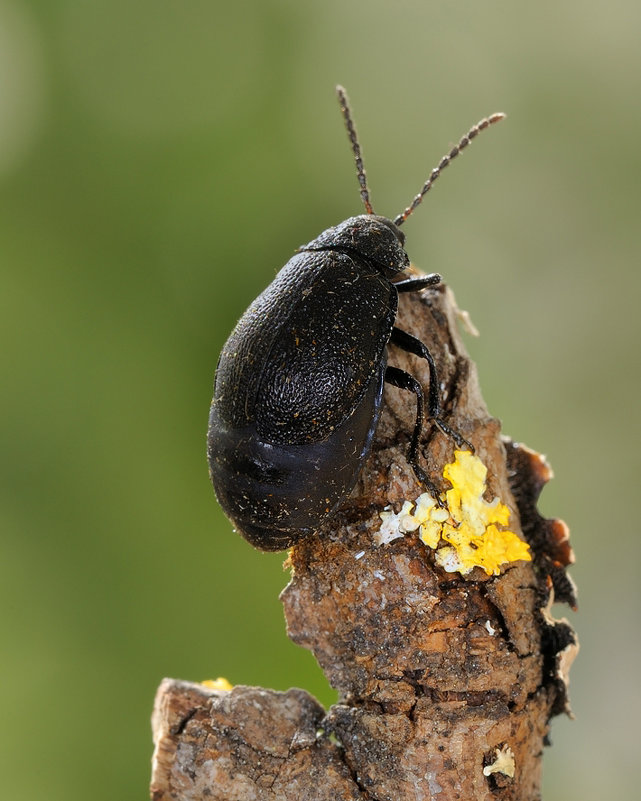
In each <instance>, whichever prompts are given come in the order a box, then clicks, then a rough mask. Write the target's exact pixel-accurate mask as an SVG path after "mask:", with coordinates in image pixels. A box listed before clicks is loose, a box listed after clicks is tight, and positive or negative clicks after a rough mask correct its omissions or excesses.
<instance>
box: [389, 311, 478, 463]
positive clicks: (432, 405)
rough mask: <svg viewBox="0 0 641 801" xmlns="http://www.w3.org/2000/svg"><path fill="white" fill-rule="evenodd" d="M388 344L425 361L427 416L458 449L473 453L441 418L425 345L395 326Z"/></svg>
mask: <svg viewBox="0 0 641 801" xmlns="http://www.w3.org/2000/svg"><path fill="white" fill-rule="evenodd" d="M390 343H391V344H392V345H396V346H397V347H399V348H401V349H402V350H405V351H407V352H408V353H413V354H414V356H420V357H421V358H422V359H425V360H426V361H427V365H428V367H429V371H430V391H429V395H428V396H427V414H428V415H429V417H430V418H431V419H432V420H433V421H434V423H435V425H437V426H438V427H439V428H440V429H441V431H442V432H443V433H444V434H445V435H446V436H448V437H450V438H451V439H453V440H454V442H455V443H456V444H457V445H458V446H459V448H467V449H468V450H470V451H472V453H474V446H473V445H472V444H471V443H470V442H468V441H467V440H466V439H464V438H463V437H462V436H461V435H460V434H459V433H458V431H454V429H453V428H451V427H450V426H448V424H447V423H446V422H445V421H444V420H443V418H442V417H441V398H440V394H439V381H438V373H437V370H436V364H435V362H434V357H433V356H432V354H431V353H430V351H429V349H428V347H427V345H425V344H423V343H422V342H421V340H420V339H417V338H416V337H415V336H412V334H408V333H407V331H403V330H401V329H400V328H396V326H394V328H392V335H391V337H390Z"/></svg>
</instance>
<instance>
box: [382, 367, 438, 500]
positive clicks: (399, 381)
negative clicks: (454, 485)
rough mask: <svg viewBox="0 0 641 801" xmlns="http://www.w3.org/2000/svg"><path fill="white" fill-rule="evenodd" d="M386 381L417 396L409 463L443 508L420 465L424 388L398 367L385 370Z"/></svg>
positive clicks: (433, 486) (436, 491)
mask: <svg viewBox="0 0 641 801" xmlns="http://www.w3.org/2000/svg"><path fill="white" fill-rule="evenodd" d="M385 381H386V382H387V383H388V384H391V385H392V386H393V387H398V388H399V389H407V390H408V391H409V392H413V393H414V394H415V395H416V423H415V424H414V432H413V433H412V441H411V442H410V449H409V451H408V452H407V461H408V462H409V464H410V466H411V468H412V470H413V471H414V474H415V476H416V478H418V480H419V482H420V483H421V484H422V485H423V486H424V487H425V489H427V490H428V491H429V492H430V494H431V495H432V496H433V497H434V498H436V501H437V503H438V505H439V506H443V503H442V501H441V500H440V497H439V496H440V492H439V490H438V488H437V487H436V486H435V485H434V484H433V483H432V482H431V481H430V480H429V478H428V477H427V474H426V473H425V471H424V470H423V468H422V467H421V466H420V465H419V463H418V443H419V439H420V436H421V431H422V430H423V407H424V405H425V396H424V394H423V387H422V386H421V385H420V383H419V382H418V381H417V380H416V379H415V378H414V376H413V375H410V374H409V373H406V372H405V370H400V369H399V368H398V367H386V368H385Z"/></svg>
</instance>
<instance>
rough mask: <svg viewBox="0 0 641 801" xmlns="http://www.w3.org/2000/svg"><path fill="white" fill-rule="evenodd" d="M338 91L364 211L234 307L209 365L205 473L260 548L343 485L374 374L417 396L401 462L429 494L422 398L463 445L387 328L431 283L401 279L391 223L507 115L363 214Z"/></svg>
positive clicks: (298, 528) (418, 349) (365, 430)
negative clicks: (411, 187)
mask: <svg viewBox="0 0 641 801" xmlns="http://www.w3.org/2000/svg"><path fill="white" fill-rule="evenodd" d="M337 91H338V95H339V99H340V102H341V109H342V112H343V116H344V118H345V122H346V125H347V131H348V135H349V139H350V142H351V144H352V150H353V153H354V156H355V159H356V166H357V170H358V179H359V184H360V187H361V197H362V199H363V202H364V205H365V210H366V212H367V213H366V214H362V215H359V216H357V217H351V218H350V219H348V220H345V221H344V222H342V223H340V225H337V226H335V227H333V228H328V229H327V230H326V231H323V232H322V233H321V234H320V235H319V236H318V237H317V238H316V239H314V240H312V241H311V242H310V243H309V244H307V245H304V246H303V247H301V248H299V250H298V251H297V253H296V254H295V255H294V256H293V257H292V258H291V259H290V260H289V261H288V262H287V264H286V265H285V266H284V267H283V268H282V270H281V271H280V272H279V273H278V274H277V276H276V278H275V279H274V281H273V282H272V283H271V284H270V285H269V286H268V287H267V289H266V290H265V291H264V292H263V293H262V294H261V295H259V297H258V298H256V300H255V301H254V302H253V303H252V304H251V305H250V306H249V308H248V309H247V311H246V312H245V313H244V314H243V316H242V317H241V319H240V320H239V322H238V324H237V325H236V327H235V329H234V330H233V332H232V333H231V335H230V337H229V339H228V340H227V343H226V344H225V346H224V348H223V351H222V353H221V355H220V359H219V361H218V367H217V369H216V378H215V385H214V397H213V401H212V405H211V410H210V415H209V427H208V432H207V455H208V460H209V471H210V476H211V480H212V483H213V485H214V490H215V492H216V495H217V497H218V500H219V502H220V505H221V506H222V508H223V510H224V511H225V513H226V514H227V516H228V517H229V518H230V519H231V520H232V522H233V523H234V525H235V526H236V528H237V530H238V532H239V533H240V534H242V535H243V536H244V537H245V538H246V539H247V540H248V541H249V542H250V543H251V544H252V545H254V546H256V547H257V548H260V549H261V550H266V551H277V550H282V549H284V548H287V547H289V546H290V545H292V544H294V543H295V542H296V541H297V540H299V539H300V538H301V537H304V536H306V535H308V534H311V533H312V532H314V531H316V530H317V529H318V528H319V527H320V526H321V525H322V524H323V523H324V522H326V521H327V520H328V519H329V518H330V517H331V515H332V514H333V512H334V511H335V510H336V509H337V508H338V506H340V504H341V503H342V501H343V500H344V499H345V498H346V496H347V495H348V494H349V493H350V492H351V490H352V489H353V487H354V485H355V483H356V480H357V478H358V474H359V472H360V469H361V467H362V466H363V463H364V461H365V458H366V457H367V454H368V453H369V450H370V447H371V443H372V439H373V436H374V433H375V431H376V426H377V423H378V419H379V415H380V409H381V400H382V396H383V385H384V382H389V383H391V384H393V385H394V386H396V387H399V388H401V389H404V390H408V391H410V392H412V393H413V394H414V395H415V397H416V423H415V426H414V431H413V434H412V438H411V443H410V447H409V451H408V456H407V459H408V462H409V464H410V465H411V466H412V468H413V470H414V473H415V474H416V476H417V478H418V480H419V481H420V482H421V483H422V484H423V485H424V486H425V487H427V488H429V489H432V490H434V488H433V486H432V485H431V483H430V481H429V479H428V477H427V475H426V474H425V473H424V472H423V469H422V468H421V467H420V465H419V461H418V450H419V438H420V435H421V432H422V426H423V414H424V405H425V403H426V405H427V413H428V415H429V417H430V418H431V419H432V421H433V422H434V423H435V424H436V425H437V426H438V427H439V428H440V429H441V431H443V432H444V433H445V434H446V435H448V436H450V437H451V438H452V439H454V440H455V441H456V442H457V444H458V445H459V446H460V447H470V448H471V447H472V446H471V445H470V444H469V443H468V442H466V440H464V439H463V438H462V437H461V436H460V435H459V434H457V433H456V432H455V431H453V430H452V429H451V428H450V427H449V426H448V425H447V423H446V422H445V421H444V420H443V419H442V417H441V412H440V401H439V389H438V383H439V382H438V378H437V374H436V366H435V363H434V359H433V358H432V355H431V354H430V352H429V350H428V348H427V347H426V346H425V345H424V344H423V343H422V342H421V341H420V340H418V339H416V338H415V337H413V336H412V335H410V334H408V333H406V332H404V331H402V330H401V329H399V328H397V327H396V325H395V323H396V313H397V308H398V293H399V292H413V291H420V290H422V289H425V288H426V287H428V286H433V285H434V284H437V283H439V281H440V276H439V275H437V274H431V275H428V276H422V277H420V278H412V277H403V275H402V273H403V271H405V270H407V268H408V267H409V264H410V262H409V258H408V256H407V253H406V252H405V249H404V243H405V237H404V235H403V233H402V231H401V230H400V226H401V225H402V224H403V222H404V221H405V220H406V219H407V217H409V215H410V214H411V213H412V212H413V210H414V209H415V208H416V207H417V206H418V205H419V203H420V202H421V200H422V198H423V196H424V195H425V194H426V193H427V191H428V190H429V189H430V187H431V186H432V184H433V182H434V181H435V180H436V178H437V177H438V176H439V174H440V171H441V170H442V169H443V168H444V167H445V166H447V165H448V164H449V162H450V161H451V160H452V159H453V158H454V157H455V156H456V155H458V153H459V152H460V151H461V150H462V149H463V148H465V147H466V146H467V145H468V144H469V143H470V141H471V140H472V139H473V138H474V137H475V136H476V135H477V134H478V132H479V131H480V130H483V129H484V128H486V127H487V126H488V125H490V124H491V123H493V122H496V121H497V120H499V119H501V118H502V116H503V115H501V114H496V115H493V116H492V117H489V118H487V119H484V120H481V122H479V123H478V124H477V125H476V126H474V127H473V128H472V129H470V131H469V132H468V133H467V134H466V136H465V137H463V139H461V141H460V142H459V144H458V145H457V146H456V147H454V148H453V149H452V150H451V151H450V152H449V154H448V155H446V156H444V157H443V159H441V161H440V163H439V165H438V166H437V167H436V168H435V169H434V170H432V172H431V174H430V177H429V178H428V180H427V181H426V182H425V184H424V185H423V188H422V189H421V191H420V193H419V194H418V195H417V196H416V197H415V198H414V200H413V202H412V204H411V205H410V206H408V208H406V209H405V211H404V212H403V213H402V214H399V215H398V216H397V217H395V218H394V220H393V221H392V220H389V219H387V218H385V217H380V216H377V215H375V214H374V212H373V209H372V205H371V203H370V199H369V190H368V188H367V181H366V177H365V170H364V168H363V163H362V160H361V155H360V146H359V144H358V140H357V137H356V131H355V128H354V125H353V122H352V118H351V113H350V110H349V106H348V103H347V97H346V95H345V92H344V90H343V89H342V88H341V87H338V89H337ZM392 279H396V280H394V281H393V280H392ZM399 279H400V280H399ZM390 344H392V345H396V346H398V347H400V348H402V349H404V350H406V351H408V352H410V353H413V354H415V355H417V356H419V357H422V358H424V359H425V360H426V361H427V363H428V366H429V377H430V383H429V394H428V397H427V401H425V398H424V394H423V389H422V387H421V385H420V383H419V382H418V381H417V380H416V379H415V378H414V377H413V376H411V375H410V374H409V373H405V372H403V371H402V370H399V369H398V368H396V367H389V366H387V348H388V345H390ZM435 494H436V495H438V494H437V493H436V492H435Z"/></svg>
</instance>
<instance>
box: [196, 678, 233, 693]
mask: <svg viewBox="0 0 641 801" xmlns="http://www.w3.org/2000/svg"><path fill="white" fill-rule="evenodd" d="M200 683H201V684H202V686H203V687H207V689H208V690H233V689H234V685H233V684H230V683H229V682H228V681H227V679H225V678H223V677H222V676H219V677H218V678H217V679H205V681H201V682H200Z"/></svg>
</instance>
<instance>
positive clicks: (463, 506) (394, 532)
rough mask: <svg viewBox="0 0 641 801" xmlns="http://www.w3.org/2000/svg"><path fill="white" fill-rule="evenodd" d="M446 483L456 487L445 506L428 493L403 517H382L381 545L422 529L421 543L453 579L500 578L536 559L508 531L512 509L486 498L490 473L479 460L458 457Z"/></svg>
mask: <svg viewBox="0 0 641 801" xmlns="http://www.w3.org/2000/svg"><path fill="white" fill-rule="evenodd" d="M443 477H444V478H445V479H447V481H449V482H450V484H451V485H452V488H451V489H449V490H447V491H446V492H445V493H444V494H443V495H442V496H441V500H442V502H444V504H445V506H439V505H438V503H437V501H436V499H435V498H433V497H432V496H431V495H429V494H428V493H427V492H424V493H423V494H422V495H419V497H418V498H417V499H416V502H415V504H412V503H410V502H409V501H405V502H404V503H403V508H402V509H401V511H400V512H399V513H398V514H394V513H393V512H389V511H386V512H381V518H382V519H383V525H382V526H381V532H380V534H379V536H378V538H377V539H378V542H379V544H383V543H385V542H390V541H391V540H392V539H395V537H398V536H402V534H404V533H408V532H411V531H416V529H419V537H420V539H421V540H422V542H423V543H425V545H427V547H428V548H431V549H432V550H434V551H435V558H436V561H437V563H438V564H439V565H441V567H442V568H443V569H444V570H446V571H447V572H449V573H453V572H455V571H457V572H459V573H462V574H465V573H469V572H470V570H472V569H473V568H474V567H481V568H482V569H483V570H484V571H485V572H486V573H487V574H488V576H491V575H498V574H499V573H500V572H501V566H502V565H505V564H508V563H510V562H517V561H519V560H520V559H523V560H525V561H530V560H531V559H532V557H531V555H530V552H529V546H528V545H527V543H525V542H523V540H521V539H520V538H519V537H517V535H516V534H515V533H514V532H513V531H510V530H509V529H507V528H505V527H506V526H508V525H509V522H510V510H509V509H508V507H507V506H506V505H505V504H503V503H501V502H500V501H499V499H498V498H495V499H494V500H493V501H492V502H490V503H488V501H486V500H485V499H484V498H483V493H484V492H485V488H486V487H485V479H486V477H487V468H486V467H485V465H484V464H483V462H482V461H481V460H480V459H479V458H478V456H475V455H474V454H472V453H470V452H469V451H456V452H455V453H454V461H453V462H452V463H451V464H447V465H445V467H444V469H443ZM412 510H413V511H412Z"/></svg>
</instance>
